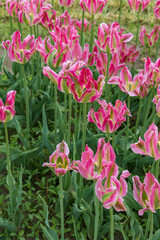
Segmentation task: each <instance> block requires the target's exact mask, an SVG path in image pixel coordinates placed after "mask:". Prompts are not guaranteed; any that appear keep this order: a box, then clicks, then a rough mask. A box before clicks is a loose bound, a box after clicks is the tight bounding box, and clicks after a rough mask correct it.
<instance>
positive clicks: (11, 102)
mask: <svg viewBox="0 0 160 240" xmlns="http://www.w3.org/2000/svg"><path fill="white" fill-rule="evenodd" d="M15 96H16V91H9V92H8V93H7V98H6V103H5V105H4V104H3V102H2V100H1V99H0V122H3V123H6V122H8V121H10V120H12V118H13V117H14V115H15Z"/></svg>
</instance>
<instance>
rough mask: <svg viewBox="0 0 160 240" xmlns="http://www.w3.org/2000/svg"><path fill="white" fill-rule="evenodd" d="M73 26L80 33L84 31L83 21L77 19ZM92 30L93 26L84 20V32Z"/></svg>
mask: <svg viewBox="0 0 160 240" xmlns="http://www.w3.org/2000/svg"><path fill="white" fill-rule="evenodd" d="M73 24H74V26H75V27H76V29H77V30H78V31H79V32H81V31H82V20H80V21H79V20H77V19H75V20H73ZM90 30H91V25H90V24H89V22H88V21H87V19H85V18H84V26H83V31H84V32H88V31H90Z"/></svg>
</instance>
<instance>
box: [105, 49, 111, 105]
mask: <svg viewBox="0 0 160 240" xmlns="http://www.w3.org/2000/svg"><path fill="white" fill-rule="evenodd" d="M109 65H110V54H109V53H107V76H106V83H105V99H106V101H108V102H109V100H110V85H109V84H108V83H107V82H108V78H109Z"/></svg>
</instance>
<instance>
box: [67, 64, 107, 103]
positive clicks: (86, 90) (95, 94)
mask: <svg viewBox="0 0 160 240" xmlns="http://www.w3.org/2000/svg"><path fill="white" fill-rule="evenodd" d="M66 73H67V76H68V80H67V86H68V88H69V89H70V91H71V93H72V94H73V97H74V99H75V100H76V101H77V102H81V103H84V102H94V101H95V100H96V99H98V98H99V97H100V96H101V94H102V91H103V85H104V76H103V75H100V76H99V77H98V80H97V81H96V80H94V79H93V74H92V72H91V70H90V69H89V68H83V69H81V70H80V72H79V73H78V74H77V73H76V72H74V71H72V70H68V71H66Z"/></svg>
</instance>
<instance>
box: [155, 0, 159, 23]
mask: <svg viewBox="0 0 160 240" xmlns="http://www.w3.org/2000/svg"><path fill="white" fill-rule="evenodd" d="M154 15H155V17H156V18H158V19H160V0H158V1H157V2H156V6H155V8H154Z"/></svg>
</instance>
